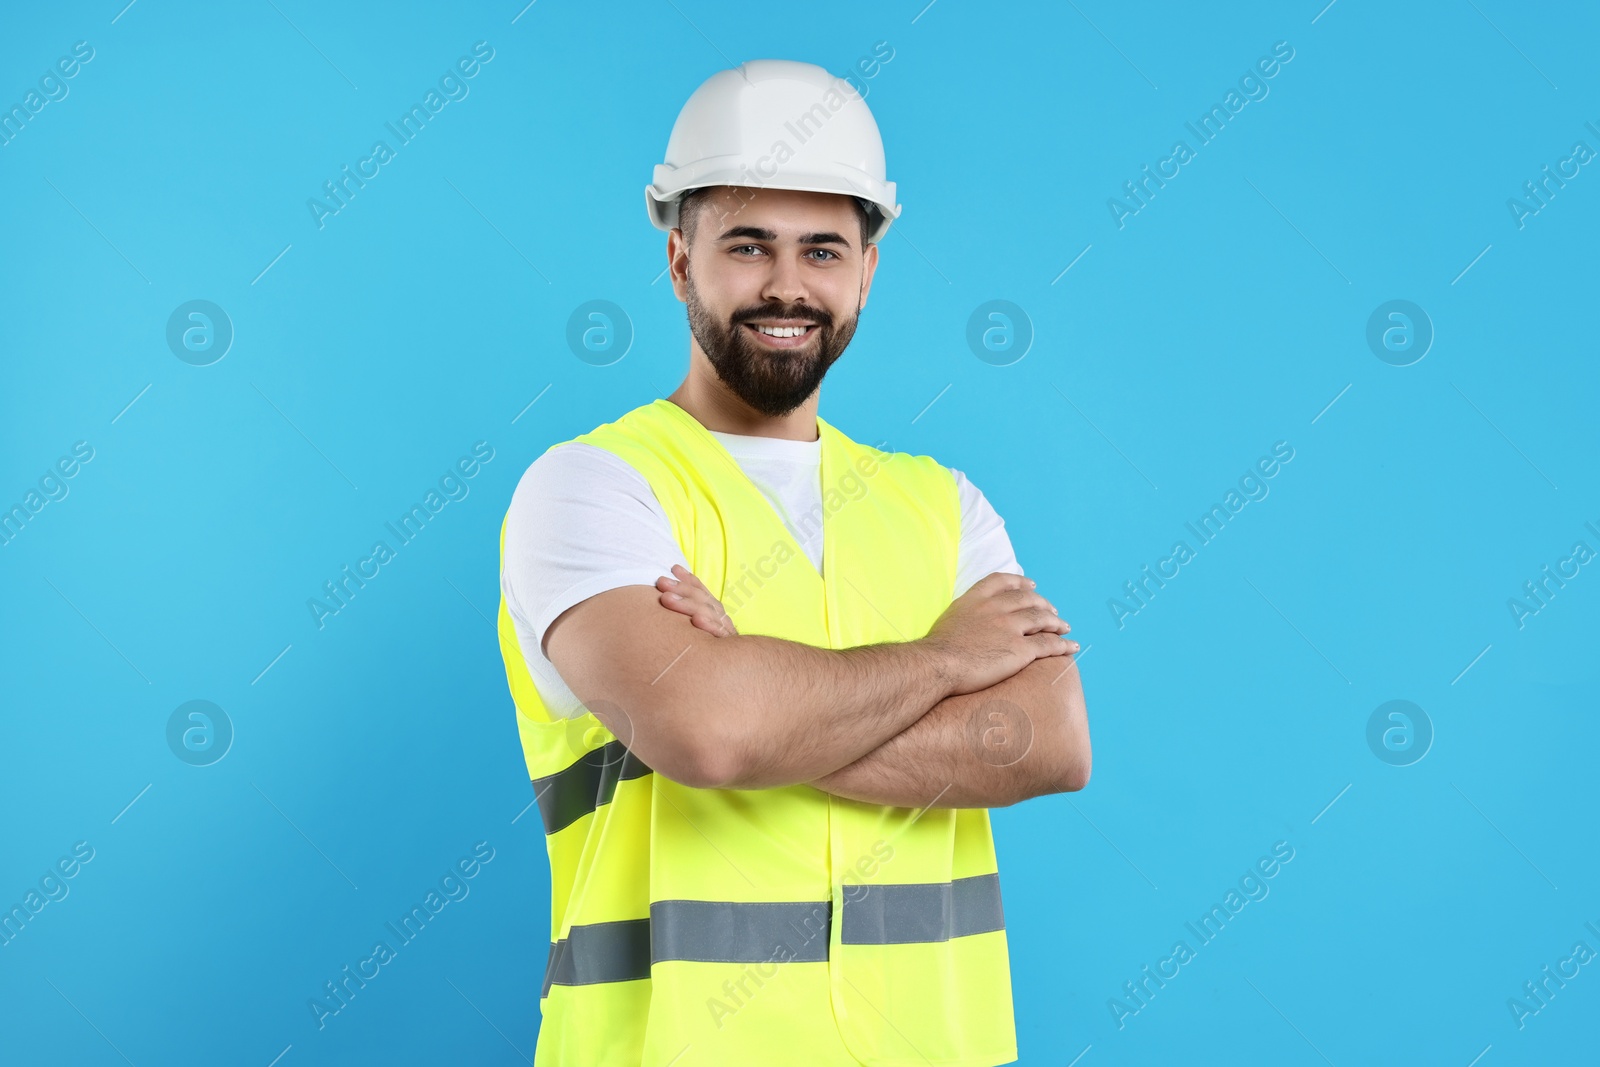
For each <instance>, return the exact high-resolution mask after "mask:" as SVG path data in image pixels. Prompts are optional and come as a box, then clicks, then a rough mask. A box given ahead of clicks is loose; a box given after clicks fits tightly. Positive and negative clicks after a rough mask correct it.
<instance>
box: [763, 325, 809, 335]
mask: <svg viewBox="0 0 1600 1067" xmlns="http://www.w3.org/2000/svg"><path fill="white" fill-rule="evenodd" d="M756 329H757V330H759V331H761V332H762V333H764V334H766V335H767V336H768V337H799V336H800V335H801V334H803V333H805V332H806V330H808V329H810V327H808V326H757V327H756Z"/></svg>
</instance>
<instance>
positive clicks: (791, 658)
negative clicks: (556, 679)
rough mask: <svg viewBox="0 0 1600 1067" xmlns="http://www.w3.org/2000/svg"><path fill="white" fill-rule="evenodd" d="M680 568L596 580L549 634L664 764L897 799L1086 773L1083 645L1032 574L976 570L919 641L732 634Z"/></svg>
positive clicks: (1022, 796) (1042, 786)
mask: <svg viewBox="0 0 1600 1067" xmlns="http://www.w3.org/2000/svg"><path fill="white" fill-rule="evenodd" d="M675 573H677V574H678V576H679V578H678V580H676V581H674V580H673V579H669V578H663V579H661V580H660V581H659V582H658V583H657V588H651V587H648V586H640V585H633V586H624V587H621V588H618V589H612V590H608V591H607V592H604V593H600V594H598V595H596V596H593V597H590V598H589V599H587V600H584V601H582V602H581V603H579V604H576V605H574V606H573V607H571V608H568V609H567V610H566V611H565V612H563V613H562V614H561V615H560V616H559V617H557V619H556V620H555V621H554V622H553V623H552V624H551V625H550V626H549V628H548V629H547V631H546V635H545V649H546V652H547V654H548V655H549V657H550V660H551V662H552V663H553V664H554V665H555V667H556V669H557V670H558V671H559V672H560V674H561V676H562V678H563V679H564V680H565V681H566V683H567V684H568V686H569V687H571V689H572V690H573V692H574V693H575V694H576V695H577V696H578V698H579V699H580V700H582V701H583V702H584V703H585V704H586V705H587V706H588V707H589V709H590V710H591V711H593V712H594V714H595V715H596V717H598V718H599V719H600V721H601V722H603V723H604V724H605V725H606V727H607V728H608V729H609V730H611V732H612V733H613V734H615V735H616V736H617V737H618V738H619V739H621V740H622V742H623V743H624V744H626V745H627V746H628V747H629V748H630V749H632V750H633V751H634V752H635V753H636V754H637V755H638V756H639V758H640V759H641V760H643V761H644V762H645V763H646V764H648V765H649V766H651V767H652V768H654V769H655V770H656V771H658V772H660V773H662V774H665V775H666V776H667V777H669V778H672V779H674V780H676V781H679V782H682V783H684V784H685V785H691V786H696V787H700V788H709V789H763V788H773V787H777V786H785V785H794V784H799V783H808V784H810V785H812V786H814V787H815V788H817V789H821V790H823V791H824V792H828V793H832V794H834V795H836V796H842V797H849V798H851V799H855V800H861V801H866V802H868V803H873V804H889V805H896V806H904V807H1002V806H1006V805H1009V804H1015V803H1017V802H1019V801H1022V800H1026V799H1028V798H1029V797H1034V796H1041V795H1044V794H1047V793H1058V792H1067V791H1072V790H1077V789H1081V788H1083V786H1084V785H1085V784H1086V783H1087V782H1088V779H1089V771H1090V748H1089V727H1088V719H1087V713H1086V710H1085V707H1084V701H1083V689H1082V685H1081V682H1080V679H1079V675H1078V669H1077V665H1076V663H1075V661H1074V657H1073V655H1072V653H1073V652H1075V651H1076V650H1077V645H1076V643H1075V642H1071V641H1069V640H1067V639H1066V638H1065V636H1064V635H1065V633H1066V631H1067V630H1068V629H1070V627H1068V625H1067V624H1066V623H1065V622H1064V621H1062V620H1061V619H1060V618H1059V616H1057V614H1056V612H1055V609H1054V608H1053V607H1051V606H1050V604H1049V602H1048V601H1046V600H1045V599H1044V598H1043V597H1041V596H1039V595H1038V594H1037V593H1035V592H1034V591H1033V583H1032V582H1030V581H1029V580H1028V579H1026V578H1022V577H1020V576H1018V575H1012V574H1005V573H995V574H991V575H988V576H987V577H985V578H983V579H981V580H980V581H979V582H978V583H977V584H975V585H974V586H973V587H972V588H971V589H969V590H968V591H967V592H966V593H964V594H963V595H962V596H960V597H958V598H957V599H956V600H955V601H954V602H953V603H952V604H951V605H950V607H949V608H948V609H947V610H946V611H945V613H944V614H943V615H942V616H941V617H940V618H939V620H938V622H936V623H935V624H934V626H933V628H932V630H930V632H929V634H928V636H927V637H924V638H921V639H919V640H916V641H907V642H896V643H886V644H878V645H862V646H858V647H856V648H846V649H823V648H816V647H813V646H810V645H805V644H801V643H799V642H794V641H785V640H782V639H779V638H772V637H765V636H759V635H740V634H737V633H734V632H733V628H732V626H731V624H730V623H729V622H728V620H727V617H726V615H725V614H724V613H723V611H722V606H721V605H720V604H718V603H717V602H716V600H715V599H714V598H712V597H711V595H710V593H709V592H707V591H706V590H705V587H704V586H702V585H700V583H699V582H698V580H696V579H695V578H694V576H693V575H691V574H690V573H689V572H688V571H686V570H683V569H682V568H681V567H680V568H675ZM674 593H676V594H677V596H678V599H676V600H675V599H673V594H674ZM664 608H666V609H670V610H663V609H664Z"/></svg>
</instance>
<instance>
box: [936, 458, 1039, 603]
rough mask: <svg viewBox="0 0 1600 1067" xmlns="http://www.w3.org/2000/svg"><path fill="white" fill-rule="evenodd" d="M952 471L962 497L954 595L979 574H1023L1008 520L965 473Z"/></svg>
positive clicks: (965, 589)
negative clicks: (1001, 572)
mask: <svg viewBox="0 0 1600 1067" xmlns="http://www.w3.org/2000/svg"><path fill="white" fill-rule="evenodd" d="M950 473H951V474H953V475H955V479H956V489H957V491H958V492H959V494H960V498H961V543H960V548H959V549H958V550H957V552H956V589H955V595H956V596H960V595H961V594H962V593H965V592H966V591H967V590H968V589H971V588H972V587H973V585H975V584H976V583H977V581H978V579H979V578H982V577H984V576H985V575H988V574H993V573H994V572H995V571H1004V572H1005V573H1007V574H1021V573H1022V567H1021V565H1020V564H1018V563H1017V555H1016V552H1015V551H1013V550H1012V548H1011V536H1010V535H1009V534H1007V533H1006V521H1005V520H1004V519H1002V518H1001V517H1000V515H999V513H998V512H996V511H995V510H994V507H993V506H992V505H991V504H990V503H989V501H988V499H987V498H986V497H985V496H984V495H983V493H982V492H981V491H979V489H978V487H977V486H975V485H973V484H972V483H971V482H969V481H968V480H967V476H966V475H965V474H962V473H961V472H960V471H958V470H956V469H954V468H951V470H950Z"/></svg>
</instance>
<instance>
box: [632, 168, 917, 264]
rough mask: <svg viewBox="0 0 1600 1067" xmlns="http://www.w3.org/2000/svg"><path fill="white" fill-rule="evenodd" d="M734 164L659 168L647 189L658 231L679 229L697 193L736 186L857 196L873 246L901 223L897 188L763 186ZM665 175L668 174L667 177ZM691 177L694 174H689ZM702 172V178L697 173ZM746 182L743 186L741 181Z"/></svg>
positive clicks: (870, 182)
mask: <svg viewBox="0 0 1600 1067" xmlns="http://www.w3.org/2000/svg"><path fill="white" fill-rule="evenodd" d="M729 162H731V161H729V160H716V159H711V160H702V161H700V162H699V163H697V164H695V165H693V166H690V167H680V168H676V169H674V168H668V167H664V166H658V167H657V168H656V176H655V177H656V181H655V182H653V183H652V184H650V185H646V186H645V187H644V193H645V207H646V208H647V209H648V210H649V213H650V221H651V223H652V224H654V226H655V227H656V229H658V230H671V229H674V228H676V227H677V225H678V202H679V201H680V200H681V199H682V198H683V197H684V196H685V195H687V194H688V193H691V192H694V191H695V190H696V189H706V188H710V187H712V186H717V185H730V186H736V187H739V188H748V189H756V190H761V189H786V190H789V191H792V192H797V193H833V194H836V195H839V196H853V197H855V198H856V199H858V200H861V201H862V202H863V205H864V206H865V207H866V209H867V215H868V234H867V241H868V243H870V244H876V243H877V242H878V241H880V240H881V239H882V238H883V236H884V234H886V233H887V232H888V231H889V226H890V224H891V223H893V222H894V220H895V219H897V218H899V217H900V205H899V204H897V203H895V199H894V196H895V187H894V182H880V181H876V180H875V179H873V178H871V177H870V176H868V175H866V174H861V175H860V176H859V178H858V177H856V176H855V175H854V174H850V175H846V174H842V173H834V174H799V173H794V174H791V173H787V172H780V173H779V174H777V175H776V176H774V178H773V179H772V180H771V181H768V182H765V183H763V184H760V185H754V184H751V182H750V181H749V180H748V178H747V175H748V173H749V172H748V168H743V169H741V170H739V171H733V170H732V168H730V167H728V166H727V163H729ZM663 171H665V172H666V173H662V172H663ZM686 172H689V173H686ZM693 172H698V173H693ZM738 179H743V180H738Z"/></svg>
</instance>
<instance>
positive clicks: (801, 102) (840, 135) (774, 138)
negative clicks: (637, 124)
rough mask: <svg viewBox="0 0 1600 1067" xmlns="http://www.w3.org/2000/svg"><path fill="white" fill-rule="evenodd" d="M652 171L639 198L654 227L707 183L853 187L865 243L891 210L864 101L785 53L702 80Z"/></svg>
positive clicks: (672, 222)
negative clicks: (663, 157)
mask: <svg viewBox="0 0 1600 1067" xmlns="http://www.w3.org/2000/svg"><path fill="white" fill-rule="evenodd" d="M654 179H655V180H654V181H653V182H651V184H649V185H647V186H645V188H644V198H645V206H646V207H647V208H648V209H649V211H650V221H651V222H652V223H654V224H655V226H656V228H657V229H661V230H670V229H672V228H674V227H675V226H677V225H678V201H679V200H680V199H681V198H682V197H683V195H684V194H685V193H689V192H692V191H694V190H695V189H703V188H705V187H707V186H711V185H738V186H746V187H753V188H758V189H794V190H799V191H804V192H814V193H841V194H844V195H846V196H854V197H856V198H858V199H859V200H861V201H862V202H863V203H862V206H863V207H865V208H866V209H867V240H868V241H869V242H874V243H875V242H877V241H879V240H881V239H882V237H883V235H884V234H886V233H888V232H889V224H890V223H892V222H893V221H894V220H895V219H896V218H898V217H899V215H900V205H899V204H897V203H895V199H894V182H891V181H885V180H884V163H883V139H882V138H881V137H880V136H879V134H878V124H877V122H876V121H874V120H873V118H872V112H871V111H869V110H868V109H867V102H866V101H865V100H863V99H862V98H861V94H860V93H859V92H857V91H856V88H855V86H853V85H851V84H850V82H849V81H847V80H846V79H844V78H838V77H835V76H834V75H832V74H830V73H828V72H827V71H826V70H824V69H822V68H821V67H819V66H816V65H814V64H811V63H797V62H794V61H792V60H787V59H753V60H751V61H749V62H748V63H743V64H741V65H740V66H738V67H737V68H734V69H732V70H721V71H718V72H717V73H715V74H713V75H712V76H711V77H709V78H707V79H706V80H705V81H704V82H703V83H701V85H700V88H698V89H696V90H695V91H694V93H693V95H691V96H690V97H689V100H688V102H687V103H685V104H684V105H683V110H682V111H680V112H678V121H677V122H675V123H673V124H672V136H671V137H670V138H669V139H668V140H667V158H666V162H665V163H660V164H657V166H656V169H655V175H654Z"/></svg>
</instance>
